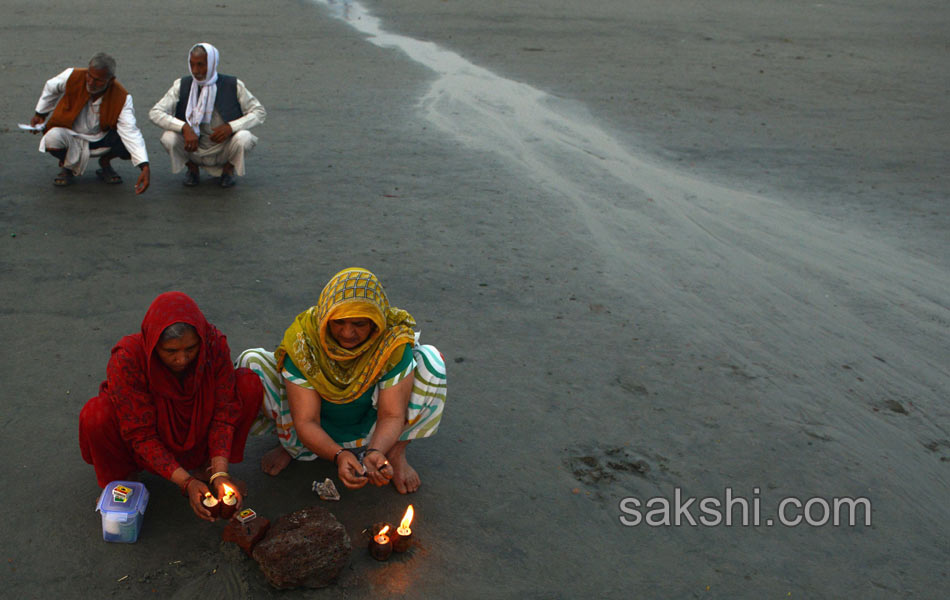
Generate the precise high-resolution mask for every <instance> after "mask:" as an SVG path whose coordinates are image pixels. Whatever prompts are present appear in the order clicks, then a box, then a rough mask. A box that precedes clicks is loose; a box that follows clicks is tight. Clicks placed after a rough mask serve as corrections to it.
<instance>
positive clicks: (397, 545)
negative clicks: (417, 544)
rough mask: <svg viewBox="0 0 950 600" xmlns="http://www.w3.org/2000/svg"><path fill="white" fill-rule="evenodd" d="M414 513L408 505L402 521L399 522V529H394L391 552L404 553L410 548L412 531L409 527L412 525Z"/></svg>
mask: <svg viewBox="0 0 950 600" xmlns="http://www.w3.org/2000/svg"><path fill="white" fill-rule="evenodd" d="M414 512H415V511H413V509H412V505H411V504H410V505H409V508H407V509H406V514H404V515H403V516H402V521H400V522H399V527H397V528H396V535H394V536H393V550H394V551H396V552H405V551H406V550H408V549H409V547H410V546H412V529H410V528H409V525H411V524H412V516H413V514H414Z"/></svg>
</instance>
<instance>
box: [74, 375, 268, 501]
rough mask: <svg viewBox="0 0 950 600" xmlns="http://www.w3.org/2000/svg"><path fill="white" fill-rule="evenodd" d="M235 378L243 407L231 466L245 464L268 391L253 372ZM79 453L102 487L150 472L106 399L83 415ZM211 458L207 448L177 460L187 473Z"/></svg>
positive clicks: (97, 399) (98, 399) (96, 400)
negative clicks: (249, 440)
mask: <svg viewBox="0 0 950 600" xmlns="http://www.w3.org/2000/svg"><path fill="white" fill-rule="evenodd" d="M234 374H235V385H234V394H235V396H236V397H237V400H238V403H239V404H240V406H241V419H240V421H238V423H237V425H236V426H235V428H234V436H233V437H232V438H231V455H230V456H229V457H228V462H229V463H231V464H233V463H239V462H241V461H243V460H244V446H245V444H246V443H247V435H248V432H249V431H250V429H251V425H252V424H253V423H254V419H255V418H256V417H257V414H258V412H260V409H261V402H262V401H263V399H264V387H263V385H261V380H260V378H259V377H258V376H257V375H256V374H255V373H254V372H253V371H251V370H250V369H247V368H240V369H235V371H234ZM79 450H80V452H82V458H83V460H85V461H86V462H87V463H89V464H90V465H92V466H93V467H94V468H95V470H96V480H97V482H98V483H99V487H105V486H106V485H108V484H109V482H111V481H116V480H119V479H127V478H128V477H129V475H132V474H133V473H137V472H138V471H142V470H143V469H147V467H146V466H145V463H144V461H142V460H141V459H140V458H139V457H137V456H136V455H135V452H134V451H133V450H132V448H131V446H130V445H129V444H128V443H127V442H126V441H125V440H124V439H122V435H121V434H120V433H119V421H118V419H117V418H116V413H115V408H114V407H113V405H112V402H111V401H110V400H109V399H108V398H106V397H104V396H96V397H95V398H92V399H90V400H89V401H88V402H86V405H85V406H84V407H83V409H82V411H81V412H80V413H79ZM209 458H210V457H209V456H208V446H207V444H203V445H202V446H201V449H200V450H193V451H190V452H187V453H185V454H175V460H177V461H178V462H179V464H181V466H182V467H184V468H185V469H196V468H198V467H201V466H204V464H205V463H206V462H207V461H208V460H209ZM149 470H150V469H149Z"/></svg>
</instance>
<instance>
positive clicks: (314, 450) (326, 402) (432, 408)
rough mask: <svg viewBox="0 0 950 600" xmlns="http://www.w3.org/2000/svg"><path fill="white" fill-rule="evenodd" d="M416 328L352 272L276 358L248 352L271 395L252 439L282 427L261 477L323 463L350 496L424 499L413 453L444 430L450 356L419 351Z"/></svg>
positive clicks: (372, 281) (288, 336)
mask: <svg viewBox="0 0 950 600" xmlns="http://www.w3.org/2000/svg"><path fill="white" fill-rule="evenodd" d="M415 324H416V323H415V321H414V320H413V318H412V316H411V315H409V313H407V312H406V311H404V310H400V309H398V308H394V307H391V306H390V305H389V301H388V299H387V298H386V293H385V291H384V290H383V287H382V285H381V284H380V283H379V280H378V279H376V276H375V275H373V274H372V273H371V272H369V271H367V270H366V269H361V268H350V269H344V270H343V271H340V272H339V273H337V274H336V275H334V276H333V278H332V279H330V281H329V283H327V285H326V286H325V287H324V288H323V291H322V292H321V293H320V297H319V299H318V301H317V304H316V306H313V307H311V308H309V309H307V310H305V311H304V312H302V313H300V314H299V315H297V318H296V319H295V320H294V322H293V323H292V324H291V326H290V327H289V328H287V331H286V332H285V333H284V338H283V341H282V342H281V343H280V345H279V346H278V347H277V350H276V352H274V353H273V354H271V353H270V352H267V351H266V350H264V349H262V348H252V349H250V350H246V351H244V352H243V353H242V354H241V356H240V357H239V358H238V365H240V366H245V367H249V368H251V369H252V370H253V371H254V372H256V373H257V374H258V376H260V378H261V380H262V382H263V384H264V388H265V392H264V403H263V410H262V418H261V419H260V420H259V423H258V426H257V427H255V429H254V430H253V431H254V432H255V433H261V432H263V431H266V430H269V429H272V428H273V429H276V431H277V437H278V440H279V441H280V445H278V446H277V447H276V448H274V449H273V450H271V451H270V452H268V453H267V454H266V455H265V456H264V458H263V460H262V461H261V467H262V468H263V470H264V471H265V472H266V473H269V474H271V475H276V474H277V473H279V472H280V471H282V470H283V469H284V468H285V467H286V466H287V465H288V464H290V461H291V460H293V459H298V460H313V459H315V458H317V457H321V458H324V459H327V460H332V461H333V462H334V464H335V465H336V467H337V474H338V475H339V478H340V480H341V481H342V482H343V484H344V485H345V486H347V487H349V488H359V487H362V486H364V485H366V483H367V482H369V483H373V484H375V485H385V484H387V483H390V482H391V483H392V484H393V485H394V486H395V487H396V489H397V490H399V492H400V493H407V492H414V491H416V490H417V489H418V488H419V484H420V478H419V474H418V473H417V472H416V471H415V469H413V468H412V467H411V466H410V465H409V462H408V460H407V459H406V446H407V445H408V444H409V442H410V441H411V440H414V439H418V438H423V437H429V436H430V435H432V434H433V433H435V431H436V430H437V429H438V426H439V421H440V420H441V418H442V409H443V406H444V402H445V389H446V387H445V383H446V380H445V362H444V361H443V359H442V355H441V354H440V353H439V351H438V350H436V349H435V348H434V347H433V346H424V345H419V344H417V343H416V341H417V340H416V338H417V334H416V333H415V332H414V331H413V327H414V326H415Z"/></svg>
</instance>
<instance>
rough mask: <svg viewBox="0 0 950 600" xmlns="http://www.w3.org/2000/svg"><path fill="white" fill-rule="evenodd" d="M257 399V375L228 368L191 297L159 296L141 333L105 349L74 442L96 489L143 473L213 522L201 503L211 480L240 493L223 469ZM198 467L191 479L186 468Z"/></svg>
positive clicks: (234, 457)
mask: <svg viewBox="0 0 950 600" xmlns="http://www.w3.org/2000/svg"><path fill="white" fill-rule="evenodd" d="M262 396H263V388H262V387H261V383H260V379H259V378H258V377H257V375H255V374H254V373H253V372H251V371H250V370H249V369H238V370H235V369H234V365H233V364H232V363H231V350H230V349H229V348H228V343H227V340H226V338H225V336H224V335H223V334H222V333H221V332H219V331H218V330H217V329H216V328H215V327H214V325H212V324H211V323H208V321H207V320H205V317H204V315H203V314H201V311H200V310H199V309H198V305H197V304H195V301H194V300H192V299H191V298H189V297H188V296H186V295H185V294H183V293H181V292H166V293H164V294H162V295H160V296H158V297H157V298H156V299H155V300H154V301H153V302H152V305H151V306H150V307H149V309H148V312H147V313H145V319H144V320H143V321H142V331H141V333H136V334H133V335H128V336H125V337H124V338H122V339H121V340H119V343H118V344H116V346H115V347H114V348H113V349H112V357H111V358H110V359H109V366H108V368H107V377H106V380H105V381H104V382H102V385H101V386H100V387H99V395H98V396H97V397H95V398H93V399H91V400H89V402H87V403H86V406H85V407H83V409H82V412H81V413H80V414H79V448H80V450H81V451H82V457H83V459H84V460H85V461H86V462H87V463H89V464H91V465H93V466H94V467H95V469H96V478H97V480H98V482H99V487H105V486H106V485H108V484H109V482H110V481H115V480H119V479H128V478H129V476H131V475H133V474H135V473H136V472H138V471H140V470H142V469H147V470H149V471H151V472H152V473H155V474H157V475H160V476H162V477H164V478H165V479H168V480H170V481H171V482H172V483H174V484H175V485H177V486H178V487H179V488H180V489H181V492H182V494H183V495H184V496H186V497H187V498H188V501H189V502H190V504H191V509H192V510H193V511H194V512H195V514H196V515H197V516H198V517H200V518H202V519H205V520H213V519H212V517H211V515H210V513H209V512H208V511H207V510H206V509H205V508H204V507H203V506H202V504H201V500H202V498H203V497H204V494H205V492H208V491H209V488H208V486H209V485H211V486H212V487H214V488H215V490H214V492H213V493H215V495H216V496H217V497H219V498H220V497H222V495H223V493H224V490H223V486H224V485H225V484H227V485H229V487H230V488H231V489H233V490H237V487H236V485H235V484H234V482H233V481H232V480H231V478H230V476H229V475H228V465H229V464H230V463H236V462H241V461H242V460H243V459H244V444H245V442H246V441H247V434H248V430H249V429H250V427H251V423H252V422H253V421H254V418H255V416H256V415H257V413H258V411H259V409H260V404H261V397H262ZM209 459H210V465H209ZM200 467H204V468H203V469H202V470H200V471H199V472H198V473H197V478H196V477H195V476H192V475H191V473H189V470H193V469H198V468H200ZM206 482H207V483H206ZM237 494H238V502H239V503H240V500H241V496H240V492H237Z"/></svg>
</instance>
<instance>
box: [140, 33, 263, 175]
mask: <svg viewBox="0 0 950 600" xmlns="http://www.w3.org/2000/svg"><path fill="white" fill-rule="evenodd" d="M188 69H189V70H190V71H191V76H189V77H182V78H181V79H176V80H175V82H174V83H173V84H172V87H171V88H169V90H168V92H166V93H165V96H164V97H163V98H162V99H161V100H159V101H158V102H157V103H156V104H155V106H153V107H152V110H150V111H149V113H148V116H149V118H150V119H151V120H152V123H155V124H156V125H158V126H159V127H161V128H162V129H164V130H165V133H163V134H162V138H161V142H162V146H164V147H165V149H166V150H168V153H169V155H170V156H171V163H172V165H171V166H172V172H173V173H178V172H180V171H181V170H182V169H184V168H186V167H187V169H188V172H187V173H186V174H185V180H184V182H183V183H184V184H185V185H186V186H189V187H191V186H195V185H198V180H199V175H198V173H199V171H198V169H199V167H203V168H204V169H205V170H206V171H207V172H208V173H209V174H211V175H212V176H220V177H221V179H220V182H219V183H220V185H221V187H225V188H228V187H231V186H233V185H234V184H235V180H234V176H235V175H239V176H243V175H244V173H245V169H244V155H245V154H247V153H248V152H249V151H250V150H251V149H252V148H254V146H255V145H256V144H257V137H256V136H254V134H252V133H251V132H250V131H248V130H249V129H251V128H252V127H255V126H257V125H260V124H261V123H263V122H264V118H265V117H266V116H267V111H265V110H264V107H263V106H261V103H260V102H258V101H257V98H255V97H254V95H253V94H251V92H250V91H248V89H247V87H246V86H245V85H244V82H243V81H241V80H240V79H238V78H236V77H234V76H233V75H220V74H218V49H217V48H215V47H214V46H212V45H211V44H205V43H202V44H195V45H194V46H192V48H191V50H190V51H189V52H188Z"/></svg>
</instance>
